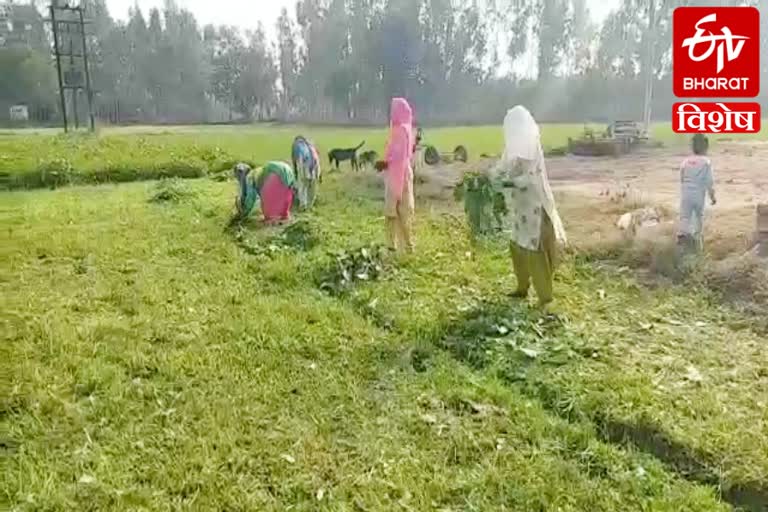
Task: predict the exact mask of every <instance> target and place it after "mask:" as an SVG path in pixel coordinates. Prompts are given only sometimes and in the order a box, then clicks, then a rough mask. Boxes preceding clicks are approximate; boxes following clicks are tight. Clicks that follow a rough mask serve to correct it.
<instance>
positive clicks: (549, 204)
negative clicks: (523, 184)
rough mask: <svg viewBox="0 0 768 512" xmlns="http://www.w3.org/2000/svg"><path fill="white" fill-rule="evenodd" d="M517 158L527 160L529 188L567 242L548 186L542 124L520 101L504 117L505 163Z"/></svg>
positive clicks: (557, 234)
mask: <svg viewBox="0 0 768 512" xmlns="http://www.w3.org/2000/svg"><path fill="white" fill-rule="evenodd" d="M518 159H523V160H526V161H527V162H529V163H530V165H526V166H525V171H524V172H525V175H526V176H525V180H526V181H527V182H529V183H530V184H531V185H532V186H531V187H530V191H531V192H532V193H536V194H537V195H538V196H539V200H540V201H541V203H542V205H543V207H544V211H546V212H547V215H548V216H549V219H550V221H552V226H553V227H554V229H555V236H556V237H557V240H558V241H560V242H562V243H566V242H567V239H566V235H565V228H564V227H563V222H562V220H561V219H560V215H559V214H558V212H557V206H556V205H555V196H554V194H553V193H552V188H551V187H550V186H549V177H548V176H547V167H546V165H545V163H544V151H543V150H542V148H541V131H540V130H539V125H538V123H536V120H535V119H534V118H533V116H532V115H531V113H530V112H529V111H528V109H527V108H525V107H523V106H522V105H517V106H515V107H513V108H511V109H510V110H508V111H507V115H506V117H505V118H504V154H503V156H502V164H505V165H507V164H512V163H514V162H515V161H516V160H518Z"/></svg>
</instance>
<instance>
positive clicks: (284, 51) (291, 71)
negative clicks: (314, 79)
mask: <svg viewBox="0 0 768 512" xmlns="http://www.w3.org/2000/svg"><path fill="white" fill-rule="evenodd" d="M297 36H298V34H297V33H296V30H295V27H294V24H293V20H291V18H290V16H289V15H288V9H286V8H285V7H283V9H282V11H281V12H280V17H279V18H278V19H277V44H278V54H279V61H280V85H281V86H282V95H281V100H282V101H281V104H282V109H283V115H286V114H287V113H288V111H289V110H290V108H291V106H292V103H293V97H294V94H295V87H296V74H297V73H298V71H299V63H298V47H297V44H296V38H297Z"/></svg>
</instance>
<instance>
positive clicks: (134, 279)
mask: <svg viewBox="0 0 768 512" xmlns="http://www.w3.org/2000/svg"><path fill="white" fill-rule="evenodd" d="M580 129H581V127H579V126H557V127H554V126H553V127H546V128H545V130H544V142H545V145H547V146H550V147H552V146H557V145H561V144H563V142H564V140H565V139H566V138H567V136H568V135H569V134H570V133H578V131H579V130H580ZM659 130H661V129H659ZM299 132H303V133H305V134H306V135H307V136H310V137H312V138H314V139H315V140H316V142H317V143H318V145H319V146H320V149H321V150H325V151H327V149H328V148H329V147H330V146H331V145H334V146H335V145H345V144H356V143H359V142H360V141H361V139H366V140H367V141H368V142H369V143H370V144H371V145H372V146H373V147H375V148H381V146H382V145H383V137H384V136H385V132H384V131H383V130H378V131H373V130H362V131H361V130H327V129H325V130H323V129H318V128H312V129H310V128H306V129H302V128H296V127H292V128H289V127H281V128H278V127H270V128H251V129H235V128H214V129H206V130H200V129H173V130H168V131H167V130H162V129H160V130H155V131H154V132H151V133H149V132H147V131H141V132H138V133H137V130H130V131H129V130H115V131H110V132H108V133H105V134H102V135H101V136H100V137H99V138H90V137H79V138H77V140H76V144H77V146H76V147H77V149H76V150H70V149H68V146H67V144H66V143H67V142H68V140H67V139H65V138H64V137H55V136H51V135H48V134H39V135H34V136H30V135H28V134H27V135H26V136H23V137H22V136H20V135H18V134H15V133H14V134H5V135H0V171H2V172H5V173H7V174H8V175H10V176H18V175H20V174H23V173H32V172H37V171H38V170H39V166H40V165H41V162H48V163H50V162H52V161H55V160H57V159H63V160H66V161H67V162H68V165H69V168H71V173H73V174H78V173H97V174H98V173H101V172H104V170H105V169H109V168H114V169H117V168H120V169H123V170H125V169H135V170H144V169H146V168H147V167H149V166H157V165H159V163H161V164H162V165H166V164H167V163H168V162H177V163H178V162H182V163H185V164H188V163H189V162H192V161H196V162H197V165H199V166H200V168H201V169H202V170H203V172H202V173H201V176H204V175H206V174H209V173H211V172H212V170H213V169H214V168H215V167H216V166H223V164H224V163H226V161H227V160H228V159H238V160H239V159H248V160H253V161H257V162H258V161H264V160H267V159H274V158H286V156H287V153H288V150H289V145H290V140H291V139H292V138H293V136H294V134H296V133H299ZM498 132H499V130H498V128H495V127H494V128H472V129H441V130H428V131H427V132H426V139H427V142H430V143H434V144H435V145H437V146H438V147H440V148H443V147H445V148H451V147H452V146H453V145H456V144H458V143H463V144H466V145H468V146H469V148H470V151H471V152H472V153H473V154H479V153H483V152H488V153H498V152H499V151H500V148H499V146H500V143H501V137H500V134H499V133H498ZM659 133H661V132H659ZM666 140H667V141H669V142H670V143H674V142H676V141H675V140H673V139H671V138H667V139H666ZM217 148H218V149H217ZM179 165H181V164H179ZM110 166H111V167H110ZM153 168H155V167H153ZM159 191H161V192H165V194H158V192H159ZM234 193H235V185H234V183H233V182H231V181H227V182H219V181H216V180H213V179H207V178H206V179H199V180H190V181H174V180H169V181H162V182H157V181H147V182H142V183H126V184H119V185H117V184H105V185H101V186H72V187H66V188H61V189H59V190H31V191H13V192H0V223H1V224H2V238H1V239H0V268H2V272H0V296H1V297H2V304H1V305H0V319H2V326H3V328H2V338H3V339H2V340H0V350H2V351H3V353H2V354H0V376H3V380H4V382H5V381H7V382H8V383H9V384H10V385H8V386H6V385H5V384H3V386H0V450H2V456H3V464H2V468H1V469H0V504H3V502H6V503H5V504H7V505H8V507H9V508H10V509H11V510H24V511H26V510H29V511H32V510H35V511H37V510H62V511H64V510H67V511H69V510H126V511H127V510H153V511H154V510H180V509H184V510H228V511H230V510H244V511H245V510H274V511H282V510H329V511H330V510H334V511H335V510H339V511H379V510H417V511H421V510H441V511H442V510H444V511H448V510H451V511H459V510H462V511H464V510H478V511H486V510H510V511H526V512H528V511H542V512H544V511H573V512H577V511H586V510H589V511H605V512H615V511H635V510H636V511H669V512H677V511H690V512H701V511H728V510H734V509H735V508H736V507H742V508H743V509H744V510H748V511H762V510H767V509H768V406H767V405H768V371H767V369H768V352H767V351H766V347H765V339H766V332H765V331H764V330H762V329H761V327H760V325H761V324H760V322H759V320H760V319H759V318H755V317H753V316H749V315H747V314H745V313H740V312H738V311H736V310H735V309H733V308H731V307H730V306H728V305H725V304H724V303H722V302H721V301H720V300H719V297H717V296H716V295H715V294H714V293H713V292H712V291H710V290H707V289H704V288H701V287H698V286H696V285H693V284H691V283H683V284H680V285H669V284H667V285H662V286H654V287H648V286H646V285H645V284H644V283H643V282H641V281H640V280H639V279H638V278H637V277H636V276H635V274H634V273H633V272H632V271H630V270H629V269H626V268H621V267H620V266H619V265H615V264H613V263H612V262H611V261H599V260H597V259H596V258H595V257H594V255H592V254H589V253H578V254H575V253H570V254H568V255H567V257H566V259H565V261H564V263H563V265H562V267H561V268H560V270H559V273H558V277H557V280H556V293H557V295H558V298H559V300H558V305H557V308H558V312H559V314H560V319H559V320H552V319H550V318H548V317H542V316H541V315H540V314H538V313H536V312H535V310H533V309H532V308H531V307H529V306H528V305H527V304H521V303H516V302H513V301H512V300H511V299H509V298H508V297H507V293H509V292H510V291H512V290H513V289H514V278H513V277H512V276H511V272H510V270H511V262H510V261H509V258H508V256H507V254H506V252H505V251H504V250H503V248H500V247H496V246H493V245H488V246H483V247H480V248H476V247H473V246H471V245H470V244H469V242H468V239H467V236H466V234H465V228H464V223H463V220H462V217H461V211H460V208H459V207H458V206H457V205H455V204H453V203H450V202H446V201H444V202H439V201H433V202H421V203H420V204H419V205H418V208H417V223H416V226H415V230H416V231H415V232H416V236H417V244H418V250H417V254H416V255H414V256H410V257H403V258H399V259H388V258H385V259H384V260H382V261H381V262H380V263H381V264H382V265H383V270H382V272H381V275H380V276H379V278H378V279H374V278H373V277H374V276H373V275H369V279H367V280H363V281H360V282H356V283H353V284H352V285H350V286H349V287H348V288H344V289H343V290H341V291H337V292H336V293H331V292H329V291H327V290H324V289H323V284H328V283H331V284H339V280H340V273H339V269H338V266H339V258H340V257H341V256H340V255H339V253H341V254H342V255H343V254H357V253H358V252H359V251H360V249H361V248H363V247H367V246H369V245H370V244H375V243H378V242H381V241H382V239H383V233H382V232H383V229H382V228H383V226H382V224H383V222H382V218H381V194H382V192H381V190H379V189H378V188H377V185H376V183H375V181H373V180H372V179H370V178H367V177H364V176H361V175H358V176H353V175H351V174H350V173H339V174H332V175H329V176H328V178H327V179H326V180H325V182H324V183H323V187H322V190H321V194H322V195H321V198H320V204H319V205H318V207H317V209H316V210H315V211H314V212H313V213H312V214H311V215H304V216H301V217H299V219H298V222H297V223H296V224H294V225H293V226H292V227H290V228H283V229H278V228H273V229H270V230H266V229H264V228H261V227H260V226H259V225H258V223H257V222H256V221H253V222H249V223H247V224H245V225H244V226H242V228H240V229H235V230H229V229H225V227H226V225H227V222H228V220H229V215H230V214H231V211H232V206H233V201H234ZM159 198H164V199H165V200H160V199H159ZM564 220H565V222H566V228H567V229H568V228H569V227H570V228H573V227H575V225H576V224H577V223H578V222H579V219H578V218H566V219H564ZM370 254H373V255H374V256H375V251H372V252H371V253H370ZM374 256H369V259H370V260H371V262H370V263H377V262H378V261H373V260H375V257H374ZM363 259H364V258H363ZM342 261H344V260H343V259H342ZM357 273H358V272H354V271H353V272H352V274H357ZM6 376H7V378H6Z"/></svg>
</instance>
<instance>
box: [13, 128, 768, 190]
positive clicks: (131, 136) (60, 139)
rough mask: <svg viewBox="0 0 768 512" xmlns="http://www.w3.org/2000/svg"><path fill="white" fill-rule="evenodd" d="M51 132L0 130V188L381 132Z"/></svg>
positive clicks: (212, 163) (485, 133)
mask: <svg viewBox="0 0 768 512" xmlns="http://www.w3.org/2000/svg"><path fill="white" fill-rule="evenodd" d="M767 124H768V123H767ZM582 130H583V125H578V124H550V125H544V126H543V130H542V142H543V145H544V147H545V149H546V150H555V149H556V148H561V147H563V146H565V145H567V141H568V137H573V136H578V135H579V134H580V133H581V132H582ZM655 130H656V133H657V134H658V137H659V139H660V140H662V141H665V142H670V143H685V140H687V139H686V138H685V137H680V136H677V135H675V134H673V133H671V132H670V130H669V127H668V126H666V125H658V126H657V127H656V129H655ZM35 133H36V134H35ZM55 133H56V132H55V131H51V130H45V131H42V132H41V133H37V132H25V131H2V132H0V187H2V188H5V189H19V188H27V189H29V188H47V187H51V188H55V187H60V186H62V185H69V184H96V183H123V182H131V181H141V180H153V179H159V178H169V177H179V178H198V177H202V176H205V175H206V174H212V175H216V174H217V173H219V172H221V171H223V170H229V169H231V167H232V165H233V164H234V163H236V162H238V161H246V162H250V163H259V162H261V163H263V162H266V161H268V160H271V159H281V158H282V159H285V160H290V147H291V143H292V141H293V138H294V137H295V136H296V135H297V134H303V135H305V136H307V137H309V138H311V139H312V140H313V141H314V142H315V143H316V144H317V146H318V151H319V153H320V155H321V159H322V160H323V164H324V165H326V166H327V163H326V162H327V160H326V156H325V155H327V153H328V151H329V150H330V149H332V148H336V147H353V146H357V145H358V144H359V143H360V142H362V141H365V142H366V146H365V148H367V149H371V148H372V149H375V150H377V151H378V152H379V154H382V152H383V149H384V144H385V137H386V134H387V132H386V130H384V129H373V128H354V129H352V128H335V129H333V128H327V127H307V126H292V125H254V126H239V127H229V126H210V127H206V126H201V127H175V128H174V127H170V128H158V127H155V128H147V127H144V128H105V129H103V130H102V131H101V132H100V133H99V134H98V135H96V136H90V135H88V134H84V133H77V134H72V135H62V134H60V135H55ZM763 136H764V135H763ZM424 143H426V144H431V145H434V146H436V147H437V148H438V150H440V151H444V152H452V151H453V149H454V148H455V147H456V146H458V145H464V146H466V147H467V148H468V149H469V152H470V155H469V156H470V159H476V158H479V157H480V155H482V154H491V155H492V154H497V153H498V152H499V151H500V148H501V147H502V136H501V129H500V126H479V127H470V128H467V127H457V128H435V129H430V128H427V129H426V130H425V140H424Z"/></svg>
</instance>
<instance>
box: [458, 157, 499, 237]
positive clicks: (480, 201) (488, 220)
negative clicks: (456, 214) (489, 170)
mask: <svg viewBox="0 0 768 512" xmlns="http://www.w3.org/2000/svg"><path fill="white" fill-rule="evenodd" d="M454 197H455V199H456V200H457V201H463V202H464V213H465V214H466V216H467V223H468V224H469V230H470V234H471V235H472V238H473V239H478V238H482V237H491V236H493V235H495V234H497V233H499V232H500V231H501V228H502V221H503V217H504V215H505V214H506V213H507V206H506V203H505V201H504V196H503V195H502V194H501V193H500V192H499V191H497V190H496V189H495V188H494V187H493V184H492V183H491V181H490V180H489V179H488V177H487V176H485V175H483V174H480V173H476V172H468V173H466V174H465V175H464V179H463V180H462V181H461V182H460V183H459V184H458V185H456V188H455V189H454Z"/></svg>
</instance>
